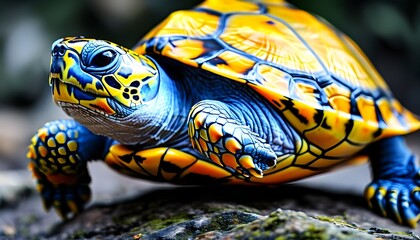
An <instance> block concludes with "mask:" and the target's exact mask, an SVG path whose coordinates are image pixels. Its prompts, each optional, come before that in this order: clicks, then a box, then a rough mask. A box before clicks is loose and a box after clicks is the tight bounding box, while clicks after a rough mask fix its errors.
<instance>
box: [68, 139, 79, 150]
mask: <svg viewBox="0 0 420 240" xmlns="http://www.w3.org/2000/svg"><path fill="white" fill-rule="evenodd" d="M67 147H68V148H69V150H70V151H71V152H75V151H76V150H77V142H76V141H69V142H68V143H67Z"/></svg>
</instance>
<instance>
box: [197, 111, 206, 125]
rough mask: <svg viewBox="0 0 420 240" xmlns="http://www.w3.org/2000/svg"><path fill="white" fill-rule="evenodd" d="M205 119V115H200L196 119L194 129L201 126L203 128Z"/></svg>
mask: <svg viewBox="0 0 420 240" xmlns="http://www.w3.org/2000/svg"><path fill="white" fill-rule="evenodd" d="M204 119H206V114H205V113H201V112H200V113H198V114H197V115H196V116H195V118H194V127H195V129H199V128H200V127H201V126H203V122H204Z"/></svg>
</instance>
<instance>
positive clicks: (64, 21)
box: [0, 0, 420, 169]
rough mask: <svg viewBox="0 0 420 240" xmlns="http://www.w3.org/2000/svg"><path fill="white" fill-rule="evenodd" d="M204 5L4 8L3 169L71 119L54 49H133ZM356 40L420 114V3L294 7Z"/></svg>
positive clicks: (359, 0)
mask: <svg viewBox="0 0 420 240" xmlns="http://www.w3.org/2000/svg"><path fill="white" fill-rule="evenodd" d="M200 2H201V1H197V0H183V1H169V0H153V1H150V0H148V1H146V0H86V1H47V0H37V1H34V0H21V1H1V8H0V169H10V168H18V167H22V166H25V165H26V163H27V160H26V159H25V152H26V146H27V145H28V144H29V139H30V137H31V135H32V134H33V133H34V132H35V131H36V129H37V128H38V127H40V126H41V125H42V124H43V123H44V122H46V121H49V120H52V119H56V118H62V117H65V116H64V115H63V114H62V113H61V111H60V110H59V109H58V108H56V107H55V106H54V105H53V103H52V101H51V97H50V94H49V87H48V84H47V78H48V64H49V55H50V46H51V43H52V42H53V41H54V40H56V39H58V38H61V37H64V36H78V35H83V36H86V37H94V38H100V39H107V40H110V41H113V42H116V43H118V44H120V45H123V46H127V47H130V46H133V45H134V44H136V42H137V41H138V40H139V39H140V38H141V37H142V36H143V35H144V34H145V33H146V32H147V31H148V30H150V29H151V28H152V27H153V26H155V25H156V24H157V23H159V22H160V21H161V20H162V19H163V18H165V16H167V15H168V14H169V13H170V12H172V11H174V10H177V9H188V8H190V7H192V6H194V5H196V4H198V3H200ZM289 2H291V3H293V4H294V5H296V6H298V7H300V8H302V9H305V10H307V11H310V12H312V13H315V14H317V15H320V16H322V17H324V18H325V19H327V20H328V21H329V22H331V23H332V24H333V25H335V26H336V27H337V28H338V29H341V30H342V31H343V32H345V33H347V34H348V35H349V36H350V37H351V38H353V39H354V40H355V41H356V42H357V43H358V44H359V45H360V46H361V48H362V49H363V50H364V51H365V53H366V54H367V55H368V56H369V58H370V59H371V61H372V62H373V64H374V65H375V66H376V67H377V69H378V70H379V72H380V73H381V74H382V76H383V77H384V78H385V80H386V81H387V82H388V83H389V85H390V86H391V88H392V90H393V92H394V94H395V95H396V96H397V98H398V99H400V101H401V102H402V103H403V105H405V106H406V107H407V108H409V109H410V110H412V111H414V112H416V113H418V114H420V104H418V102H419V101H420V78H419V74H420V64H419V61H420V1H418V0H317V1H314V0H293V1H289Z"/></svg>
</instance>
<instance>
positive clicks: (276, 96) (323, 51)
mask: <svg viewBox="0 0 420 240" xmlns="http://www.w3.org/2000/svg"><path fill="white" fill-rule="evenodd" d="M135 51H136V52H137V53H139V54H160V55H163V56H166V57H169V58H172V59H175V60H178V61H180V62H182V63H185V64H187V65H190V66H194V67H197V68H202V69H204V70H207V71H209V72H212V73H215V74H218V75H221V76H224V77H226V78H228V79H231V80H232V81H238V82H241V83H243V84H246V85H247V86H248V87H250V88H252V89H254V90H255V92H256V93H258V94H260V95H261V96H263V97H264V98H265V99H267V100H268V101H269V102H271V103H272V104H273V105H274V106H275V107H276V108H278V110H279V114H282V116H283V118H284V119H286V120H287V121H288V122H289V123H290V124H291V125H292V126H293V127H294V128H295V129H296V130H297V131H298V132H299V133H300V134H301V136H302V141H301V146H298V147H299V148H300V150H299V151H300V152H308V151H309V152H312V153H313V154H311V156H313V155H317V156H318V159H319V156H321V155H322V158H331V159H332V158H342V157H344V156H350V155H351V154H354V153H355V152H357V151H359V150H360V149H361V148H363V147H364V146H366V145H367V144H369V143H371V142H373V141H376V140H378V139H381V138H384V137H390V136H395V135H402V134H407V133H410V132H413V131H415V130H418V129H419V127H420V122H419V121H418V119H417V117H416V116H414V115H413V114H412V113H410V112H409V111H408V110H406V109H405V108H404V107H402V106H401V104H400V103H399V102H398V101H397V100H396V99H395V98H394V97H393V95H392V93H391V91H390V90H389V87H388V86H387V84H386V83H385V82H384V80H383V79H382V77H381V76H380V75H379V74H378V72H377V71H376V70H375V68H374V67H373V66H372V64H371V63H370V62H369V60H368V59H367V57H366V56H365V55H364V54H363V52H362V51H361V50H360V49H359V47H358V46H357V45H356V44H355V43H354V42H353V41H352V40H351V39H350V38H349V37H348V36H346V35H345V34H343V33H342V32H340V31H338V30H337V29H335V28H334V27H333V26H331V25H330V24H328V23H327V22H326V21H325V20H323V19H321V18H319V17H317V16H314V15H311V14H309V13H307V12H305V11H302V10H299V9H296V8H295V7H293V6H291V5H290V4H288V3H286V2H283V1H273V0H271V1H260V2H258V3H255V2H250V1H237V0H207V1H205V2H204V3H202V4H201V5H199V6H197V7H196V8H194V9H192V10H188V11H177V12H174V13H172V14H171V15H170V16H169V17H168V18H167V19H166V20H164V21H163V22H162V23H161V24H160V25H158V26H157V27H156V28H154V29H153V30H152V31H151V32H150V33H148V34H147V35H146V36H145V37H144V38H143V39H142V40H141V41H140V42H139V43H138V45H137V46H136V47H135ZM303 140H305V141H303ZM305 142H307V143H310V144H309V146H308V144H307V143H305ZM301 159H303V158H301ZM311 159H312V160H311ZM314 159H316V158H314V157H311V158H310V159H309V160H301V161H312V162H315V160H314ZM317 164H321V165H322V163H320V162H319V161H318V162H317Z"/></svg>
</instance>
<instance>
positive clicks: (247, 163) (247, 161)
mask: <svg viewBox="0 0 420 240" xmlns="http://www.w3.org/2000/svg"><path fill="white" fill-rule="evenodd" d="M239 164H240V165H241V166H242V167H243V168H245V169H253V168H255V164H254V161H253V160H252V157H251V156H249V155H244V156H242V157H240V158H239Z"/></svg>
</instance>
